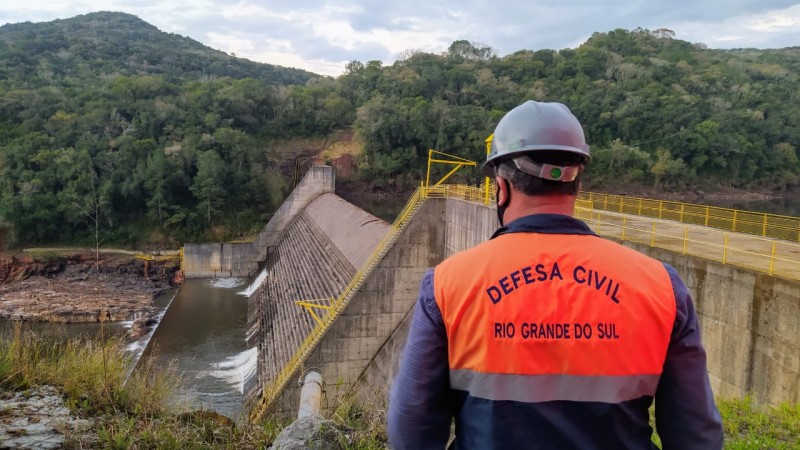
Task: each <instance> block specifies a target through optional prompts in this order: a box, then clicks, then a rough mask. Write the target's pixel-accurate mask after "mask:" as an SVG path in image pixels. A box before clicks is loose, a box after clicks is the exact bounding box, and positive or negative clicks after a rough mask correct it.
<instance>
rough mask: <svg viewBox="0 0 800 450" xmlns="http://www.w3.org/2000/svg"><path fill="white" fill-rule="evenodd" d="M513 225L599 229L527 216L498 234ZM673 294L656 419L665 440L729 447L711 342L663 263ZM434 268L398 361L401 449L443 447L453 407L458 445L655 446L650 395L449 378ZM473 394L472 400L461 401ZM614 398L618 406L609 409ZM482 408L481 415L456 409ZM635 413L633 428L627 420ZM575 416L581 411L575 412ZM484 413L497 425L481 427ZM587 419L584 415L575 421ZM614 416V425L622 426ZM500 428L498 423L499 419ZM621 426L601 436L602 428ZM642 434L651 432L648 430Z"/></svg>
mask: <svg viewBox="0 0 800 450" xmlns="http://www.w3.org/2000/svg"><path fill="white" fill-rule="evenodd" d="M514 232H538V233H558V234H593V233H592V232H591V230H589V229H588V227H586V225H585V224H584V223H583V222H581V221H579V220H577V219H573V218H569V217H566V216H553V215H536V216H527V217H523V218H521V219H518V220H516V221H514V222H512V223H510V224H509V225H508V226H507V227H504V228H501V229H500V230H498V232H497V233H495V236H497V235H500V234H504V233H514ZM665 267H666V270H667V273H668V274H669V278H670V281H671V282H672V288H673V293H674V297H675V304H676V315H675V322H674V325H673V329H672V333H671V336H670V343H669V346H668V349H667V355H666V359H665V362H664V367H663V371H662V375H661V377H660V380H659V384H658V388H657V391H656V395H655V401H656V408H655V409H656V427H657V429H658V431H659V436H660V438H661V442H662V446H663V450H692V449H697V450H700V449H702V450H714V449H721V448H722V426H721V420H720V416H719V412H718V411H717V408H716V405H715V403H714V398H713V394H712V391H711V386H710V384H709V380H708V374H707V368H706V357H705V350H704V349H703V346H702V343H701V339H700V329H699V324H698V321H697V315H696V313H695V310H694V306H693V303H692V299H691V296H690V294H689V292H688V290H687V288H686V286H685V285H684V283H683V282H682V281H681V279H680V277H679V276H678V274H677V272H676V271H675V269H674V268H672V267H670V266H669V265H666V264H665ZM433 283H434V277H433V271H429V272H428V273H427V274H426V275H425V277H424V278H423V280H422V284H421V286H420V293H419V299H418V301H417V305H416V308H415V310H414V313H413V318H412V323H411V329H410V332H409V337H408V342H407V343H406V348H405V351H404V353H403V357H402V360H401V364H400V371H399V374H398V376H397V378H396V379H395V381H394V385H393V386H392V393H391V400H390V405H389V418H388V433H389V443H390V445H391V447H392V448H394V449H398V450H400V449H415V450H425V449H443V448H445V446H446V445H447V442H448V439H449V437H450V425H451V419H452V418H453V417H456V424H457V428H456V441H455V442H454V444H453V446H452V447H453V448H456V449H462V448H464V449H467V448H534V449H551V448H552V449H556V448H557V449H565V448H576V449H612V448H613V449H617V448H631V449H651V448H655V447H654V446H653V445H652V444H651V443H650V442H649V432H650V431H651V428H650V427H649V423H648V421H649V414H648V408H649V406H650V405H651V403H652V400H653V398H652V397H642V398H641V399H636V400H632V401H628V402H624V403H623V404H615V405H613V406H611V405H609V404H604V403H599V402H591V403H589V404H587V402H569V401H554V402H543V403H540V404H536V405H534V406H531V405H530V404H525V403H521V402H514V401H501V402H498V401H492V400H485V399H480V398H476V397H472V396H469V395H467V393H466V392H463V391H459V390H454V389H451V388H450V381H449V367H448V342H447V334H446V330H445V325H444V320H443V318H442V314H441V312H440V310H439V307H438V305H437V303H436V299H435V297H434V292H435V291H434V288H433V287H434V286H433ZM465 402H470V404H469V406H470V408H467V409H465V408H463V406H464V404H465ZM612 408H613V409H612ZM466 410H468V411H469V412H468V413H467V414H481V417H472V418H468V417H459V415H460V414H464V411H466ZM619 415H623V416H625V421H619V422H625V423H628V424H629V423H630V420H631V418H633V421H634V422H635V423H637V424H638V426H637V427H634V429H630V427H627V426H626V427H621V426H619V425H620V424H619V423H617V421H615V418H616V417H618V416H619ZM576 417H581V418H582V419H581V420H580V421H576V420H575V418H576ZM476 421H478V422H479V423H481V424H482V426H483V427H489V429H491V430H492V431H491V432H489V433H485V434H486V436H474V435H471V434H474V431H475V430H474V426H472V427H464V428H465V429H464V430H460V429H459V423H468V424H474V423H476ZM576 422H580V423H576ZM615 425H617V426H616V428H615ZM495 428H499V429H495ZM610 435H611V436H614V441H612V440H607V441H603V442H600V441H598V440H597V439H598V436H601V437H603V436H606V437H608V436H610ZM643 436H644V437H643Z"/></svg>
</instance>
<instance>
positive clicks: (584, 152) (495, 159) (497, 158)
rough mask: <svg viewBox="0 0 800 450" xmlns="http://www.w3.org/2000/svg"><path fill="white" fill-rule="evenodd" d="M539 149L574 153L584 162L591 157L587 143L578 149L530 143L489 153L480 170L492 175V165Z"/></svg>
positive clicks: (489, 175)
mask: <svg viewBox="0 0 800 450" xmlns="http://www.w3.org/2000/svg"><path fill="white" fill-rule="evenodd" d="M539 150H551V151H553V150H555V151H564V152H570V153H575V154H576V155H580V156H582V157H583V160H584V161H583V163H584V164H586V163H588V162H589V160H591V159H592V157H591V156H590V155H589V146H588V145H587V146H586V148H585V149H580V148H577V147H571V146H567V145H530V146H527V147H523V148H520V149H517V150H513V151H510V152H507V153H503V154H502V155H496V154H495V155H490V156H489V158H488V159H487V160H486V161H485V162H484V163H483V164H481V171H482V172H483V174H484V175H486V176H487V177H493V176H494V175H495V174H494V167H495V166H496V165H497V164H499V163H500V162H502V161H505V160H507V159H512V158H515V157H517V156H520V155H523V154H526V153H535V152H536V151H539Z"/></svg>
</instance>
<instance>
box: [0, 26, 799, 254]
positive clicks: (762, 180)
mask: <svg viewBox="0 0 800 450" xmlns="http://www.w3.org/2000/svg"><path fill="white" fill-rule="evenodd" d="M120 30H121V31H120ZM276 71H277V72H276ZM0 73H2V74H3V77H0V79H3V78H5V79H4V81H0V237H3V240H5V241H6V242H7V243H11V244H16V245H17V246H30V245H33V244H56V243H70V244H94V243H95V242H94V241H95V239H94V231H95V230H98V231H99V233H98V235H99V236H100V237H99V238H98V239H102V240H103V242H104V243H105V244H106V245H110V244H116V245H141V244H143V243H148V242H151V243H154V245H162V246H176V245H177V244H178V243H180V242H185V241H189V240H221V239H225V238H229V237H235V236H238V235H242V234H247V233H251V232H252V231H254V230H257V229H259V228H260V226H262V225H263V224H264V223H265V222H266V220H267V219H268V218H269V217H270V214H271V213H272V212H273V211H274V209H275V208H276V207H277V205H278V204H279V203H280V201H281V200H282V198H283V197H284V195H286V192H287V189H288V187H289V186H288V183H289V182H290V181H291V178H292V177H293V175H294V174H293V173H282V172H284V171H282V170H281V167H288V166H290V165H291V164H285V163H282V159H283V158H285V156H284V154H283V153H284V152H283V149H282V148H281V147H280V143H281V142H282V141H283V140H285V139H286V138H289V137H292V138H309V137H324V136H329V135H331V134H332V133H334V132H335V131H337V130H342V129H351V128H352V129H353V130H355V132H356V134H357V136H358V142H360V143H362V144H363V149H362V151H361V152H360V154H359V155H358V159H359V160H358V164H359V176H360V177H362V178H363V179H365V180H367V181H369V182H371V183H374V184H375V185H382V184H386V183H391V184H395V185H396V184H409V185H415V184H417V183H418V181H419V180H420V179H422V178H423V177H424V175H425V168H426V166H425V165H426V158H427V152H428V149H429V148H435V149H437V150H440V151H444V152H448V153H453V154H457V155H459V156H462V157H466V158H469V159H472V160H481V159H483V158H484V157H485V156H484V155H485V148H484V143H483V142H484V139H485V138H486V137H487V136H488V135H489V134H490V133H491V131H492V130H493V128H494V126H495V125H496V123H497V121H498V120H499V119H500V117H502V115H503V114H504V113H505V112H506V111H507V110H508V109H510V108H512V107H514V106H516V105H517V104H519V103H521V102H522V101H524V100H526V99H536V100H543V101H561V102H563V103H566V104H567V105H569V106H570V108H571V109H572V110H573V112H574V113H575V114H576V115H577V116H578V118H579V119H580V120H581V121H582V123H584V126H585V131H586V135H587V139H588V141H589V143H590V144H591V145H592V154H593V161H592V163H591V165H590V168H589V172H588V180H587V181H588V183H587V186H588V187H591V188H594V189H603V187H604V186H608V185H609V184H614V183H626V184H639V185H650V186H653V187H656V188H659V189H686V188H688V187H697V188H701V189H709V188H710V189H713V188H714V187H715V186H734V187H740V188H753V189H762V190H763V189H786V188H789V187H792V186H797V185H798V184H799V183H800V162H798V149H799V148H800V126H799V125H798V124H800V110H799V109H798V108H796V107H795V105H796V104H797V100H798V99H799V97H798V96H800V80H799V79H798V75H797V74H798V73H800V48H788V49H782V50H766V51H762V50H736V51H722V50H711V49H707V48H704V47H703V46H702V45H694V44H690V43H688V42H685V41H681V40H678V39H675V37H674V35H673V33H671V32H670V31H669V30H656V31H652V32H651V31H648V30H641V29H637V30H633V31H627V30H614V31H611V32H608V33H595V34H594V35H593V36H592V37H591V38H590V39H589V40H588V41H587V42H586V43H584V44H583V45H581V46H580V47H578V48H576V49H563V50H560V51H554V50H547V49H543V50H520V51H518V52H515V53H512V54H510V55H505V56H497V55H495V53H494V52H493V51H492V49H491V48H489V47H484V46H475V45H473V44H471V43H469V42H466V41H457V42H454V43H453V44H452V45H451V46H450V47H449V48H448V50H447V51H446V52H444V53H442V54H431V53H424V52H413V51H409V52H407V54H406V55H405V57H403V58H401V59H400V60H398V61H397V62H395V63H394V64H392V65H391V66H386V67H384V66H382V64H381V63H380V62H378V61H369V62H366V63H362V62H358V61H353V62H351V63H350V64H348V66H347V68H346V71H345V73H344V74H343V75H341V76H340V77H338V78H336V79H330V78H323V77H309V75H308V74H307V73H300V72H297V71H293V72H292V71H289V72H281V71H280V70H279V69H276V68H275V67H274V66H267V65H263V64H257V63H250V62H247V61H243V60H240V59H236V58H232V57H229V56H227V55H225V54H223V53H220V52H216V51H213V50H211V49H207V48H205V47H202V46H201V45H200V44H197V43H196V42H194V41H191V40H189V39H187V38H183V37H180V36H176V35H168V34H166V33H161V32H159V31H157V30H155V29H154V28H153V27H152V26H150V25H148V24H146V23H144V22H142V21H140V20H138V19H136V18H134V17H132V16H128V15H124V14H117V13H96V14H89V15H86V16H80V17H77V18H74V19H68V20H63V21H55V22H51V23H46V24H16V25H6V26H3V27H0ZM283 83H302V84H289V85H284V84H283ZM480 180H481V176H480V174H479V172H478V171H477V170H462V171H460V173H459V174H457V178H455V181H461V182H469V183H477V182H479V181H480Z"/></svg>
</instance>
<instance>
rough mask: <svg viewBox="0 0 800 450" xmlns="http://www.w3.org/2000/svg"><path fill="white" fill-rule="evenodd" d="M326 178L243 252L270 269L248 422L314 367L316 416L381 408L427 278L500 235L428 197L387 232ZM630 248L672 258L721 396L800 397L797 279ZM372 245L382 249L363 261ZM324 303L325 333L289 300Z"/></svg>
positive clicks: (314, 181)
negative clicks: (320, 381)
mask: <svg viewBox="0 0 800 450" xmlns="http://www.w3.org/2000/svg"><path fill="white" fill-rule="evenodd" d="M310 175H313V176H310ZM332 179H333V173H332V169H330V168H325V167H316V168H314V169H312V172H310V174H309V175H307V176H306V178H304V180H303V182H302V183H301V184H300V185H299V186H298V189H297V190H296V191H295V193H293V194H292V195H293V196H292V197H290V201H289V203H288V204H285V207H281V211H283V212H281V211H279V213H278V214H276V218H274V219H273V220H275V221H276V222H275V223H273V222H270V224H268V225H267V227H265V230H271V231H269V232H266V231H265V234H263V235H262V236H261V237H260V238H259V240H258V241H257V243H256V244H254V247H253V248H252V249H251V250H250V251H249V253H248V252H243V253H248V254H250V255H257V254H261V255H263V256H264V259H265V260H266V270H267V271H268V273H269V275H268V276H267V278H266V280H265V281H264V283H263V284H262V286H261V288H259V289H258V290H257V291H256V292H255V293H254V294H253V295H252V296H251V297H250V307H249V310H250V311H249V314H248V315H249V319H250V321H251V327H250V329H251V331H250V332H249V333H248V340H249V344H250V345H248V347H251V346H256V347H257V348H258V364H257V370H256V373H257V375H256V376H255V377H254V378H252V379H250V380H249V382H247V383H246V387H245V392H246V393H248V394H249V396H250V398H251V400H252V404H253V405H255V410H256V411H257V414H256V415H258V414H260V413H264V412H267V411H269V412H272V413H281V414H285V415H287V416H288V415H292V414H294V412H295V411H296V409H297V402H298V398H299V388H298V386H297V380H298V379H299V377H300V376H301V375H302V370H303V369H304V368H316V369H319V370H321V372H322V373H323V375H324V377H325V380H326V381H327V382H328V388H327V389H326V392H325V393H324V396H325V399H324V400H323V412H330V411H331V410H332V409H333V408H335V407H336V406H337V404H338V401H339V400H340V399H341V398H342V397H343V396H344V395H346V394H348V393H354V394H356V395H357V396H358V397H359V398H360V399H361V400H362V401H366V402H370V403H372V404H376V402H378V403H377V404H380V402H385V401H386V400H387V398H388V388H389V385H390V383H391V380H392V379H393V376H394V373H395V371H396V369H397V364H398V361H399V356H400V352H401V350H402V348H403V345H404V344H405V339H406V334H407V331H408V325H409V319H410V312H411V311H412V308H413V305H414V303H415V301H416V298H417V291H418V288H419V281H420V279H421V278H422V276H423V274H424V273H425V271H426V270H428V269H429V268H431V267H433V266H435V265H436V264H438V263H439V262H440V261H442V260H443V259H444V258H446V257H448V256H450V255H452V254H453V253H455V252H458V251H461V250H464V249H467V248H469V247H472V246H474V245H476V244H478V243H480V242H483V241H485V240H486V239H488V238H489V236H491V234H492V232H493V231H494V230H495V229H496V227H497V219H496V213H495V210H494V208H493V207H491V206H486V205H483V204H480V203H476V202H472V201H466V200H462V199H458V198H428V199H427V200H425V201H424V202H422V203H420V204H417V205H416V207H415V209H414V211H413V212H414V213H413V214H411V215H409V217H408V220H407V223H404V224H403V226H402V227H398V228H390V227H389V225H388V224H386V223H383V222H381V221H380V220H378V219H376V218H373V217H371V216H370V215H369V214H367V213H365V212H364V211H361V210H360V209H358V208H356V207H354V206H353V205H350V204H348V203H346V202H344V201H343V200H342V199H340V198H338V197H336V196H335V195H333V194H332V193H331V191H332V190H331V186H332ZM315 186H316V187H315ZM286 205H288V206H286ZM392 233H395V235H393V236H391V239H387V240H384V241H381V239H382V237H384V238H385V237H386V236H388V235H391V234H392ZM382 245H383V246H385V248H383V249H381V248H380V247H381V246H382ZM626 245H630V246H633V247H635V248H637V249H638V250H640V251H643V252H645V253H649V254H651V255H652V256H654V257H656V258H658V259H661V260H664V261H666V262H668V263H669V264H671V265H673V266H674V267H676V268H677V269H678V271H679V272H680V273H681V276H682V277H683V278H684V280H685V281H686V284H687V286H688V287H689V289H690V291H691V293H692V295H693V296H694V298H695V302H696V306H697V310H698V313H699V315H700V321H701V327H702V333H703V336H704V340H705V343H706V347H707V352H708V360H709V372H710V375H711V380H712V384H713V387H714V389H715V392H716V393H717V394H718V395H723V396H742V395H745V394H747V393H750V394H752V395H753V396H754V398H755V399H756V401H758V402H762V403H779V402H782V401H793V402H798V401H800V333H798V330H800V283H798V282H796V281H791V280H786V279H782V278H778V277H772V276H768V275H763V274H758V273H756V272H753V271H750V270H747V269H741V268H737V267H733V266H729V265H724V264H721V263H718V262H714V261H709V260H705V259H702V258H699V257H695V256H690V255H682V254H678V253H672V252H669V251H666V250H659V249H655V248H650V247H648V246H645V245H640V244H635V243H626ZM376 249H377V250H381V252H380V254H379V255H378V257H377V259H376V260H375V261H371V260H370V258H372V257H375V255H376V253H374V252H375V250H376ZM254 263H255V262H253V261H249V262H247V263H235V262H234V264H232V266H234V265H236V264H238V266H239V267H243V266H252V265H253V264H254ZM189 275H190V274H189ZM345 291H347V292H346V293H347V295H344V294H343V292H345ZM329 299H334V300H336V302H337V305H338V307H339V308H340V311H339V312H338V314H337V315H336V316H335V319H334V320H332V321H330V322H329V323H326V324H325V325H324V326H319V325H317V322H316V320H315V319H314V317H313V314H312V313H311V312H310V310H309V309H306V308H303V307H300V306H298V305H297V304H296V301H302V300H307V301H313V302H315V303H316V304H318V305H320V306H321V307H322V308H320V309H318V310H317V311H318V313H319V316H320V317H324V316H325V314H327V311H326V310H325V309H324V307H327V306H329V305H330V300H329ZM312 309H314V308H312ZM331 314H333V313H331ZM331 318H333V317H331ZM310 336H313V339H310V338H309V337H310ZM334 386H335V388H334Z"/></svg>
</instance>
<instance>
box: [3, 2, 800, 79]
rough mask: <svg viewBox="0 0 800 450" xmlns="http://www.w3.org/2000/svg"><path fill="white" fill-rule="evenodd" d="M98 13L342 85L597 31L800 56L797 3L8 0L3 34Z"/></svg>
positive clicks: (559, 44)
mask: <svg viewBox="0 0 800 450" xmlns="http://www.w3.org/2000/svg"><path fill="white" fill-rule="evenodd" d="M95 11H121V12H126V13H130V14H134V15H136V16H138V17H139V18H141V19H143V20H145V21H147V22H149V23H151V24H153V25H155V26H156V27H158V28H159V29H160V30H162V31H166V32H169V33H177V34H181V35H184V36H188V37H190V38H192V39H195V40H197V41H200V42H202V43H203V44H205V45H207V46H209V47H212V48H215V49H218V50H222V51H225V52H227V53H233V54H235V55H236V56H239V57H243V58H247V59H250V60H253V61H259V62H265V63H270V64H277V65H281V66H287V67H297V68H301V69H305V70H309V71H312V72H315V73H318V74H323V75H332V76H337V75H340V74H341V73H342V72H343V71H344V67H345V65H346V64H347V63H348V62H349V61H353V60H358V61H361V62H367V61H370V60H380V61H382V62H383V63H384V64H386V65H389V64H391V63H392V62H394V61H395V60H397V59H398V58H402V56H403V54H407V52H408V51H424V52H430V53H441V52H444V51H446V50H447V47H449V45H450V44H451V43H452V42H453V41H456V40H467V41H470V42H473V43H480V44H482V45H488V46H490V47H492V48H493V49H494V50H495V51H496V52H497V54H499V55H506V54H509V53H513V52H515V51H517V50H522V49H528V50H540V49H544V48H549V49H554V50H559V49H562V48H575V47H578V46H580V44H581V43H583V42H585V41H586V40H587V39H588V38H589V37H590V36H591V35H592V33H594V32H607V31H611V30H614V29H617V28H625V29H629V30H632V29H634V28H637V27H641V28H646V29H650V30H656V29H659V28H667V29H670V30H672V31H674V32H675V37H676V38H678V39H683V40H686V41H689V42H696V43H704V44H706V45H707V46H708V47H710V48H744V47H751V48H782V47H793V46H800V0H672V1H669V2H667V1H663V0H662V1H658V0H533V1H525V0H484V1H481V2H477V1H474V0H439V1H434V0H387V1H378V0H361V1H357V0H294V1H291V2H289V1H266V0H160V1H159V0H58V1H54V0H24V1H14V0H0V25H3V24H6V23H16V22H26V21H30V22H44V21H50V20H54V19H66V18H69V17H73V16H76V15H79V14H86V13H89V12H95Z"/></svg>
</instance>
